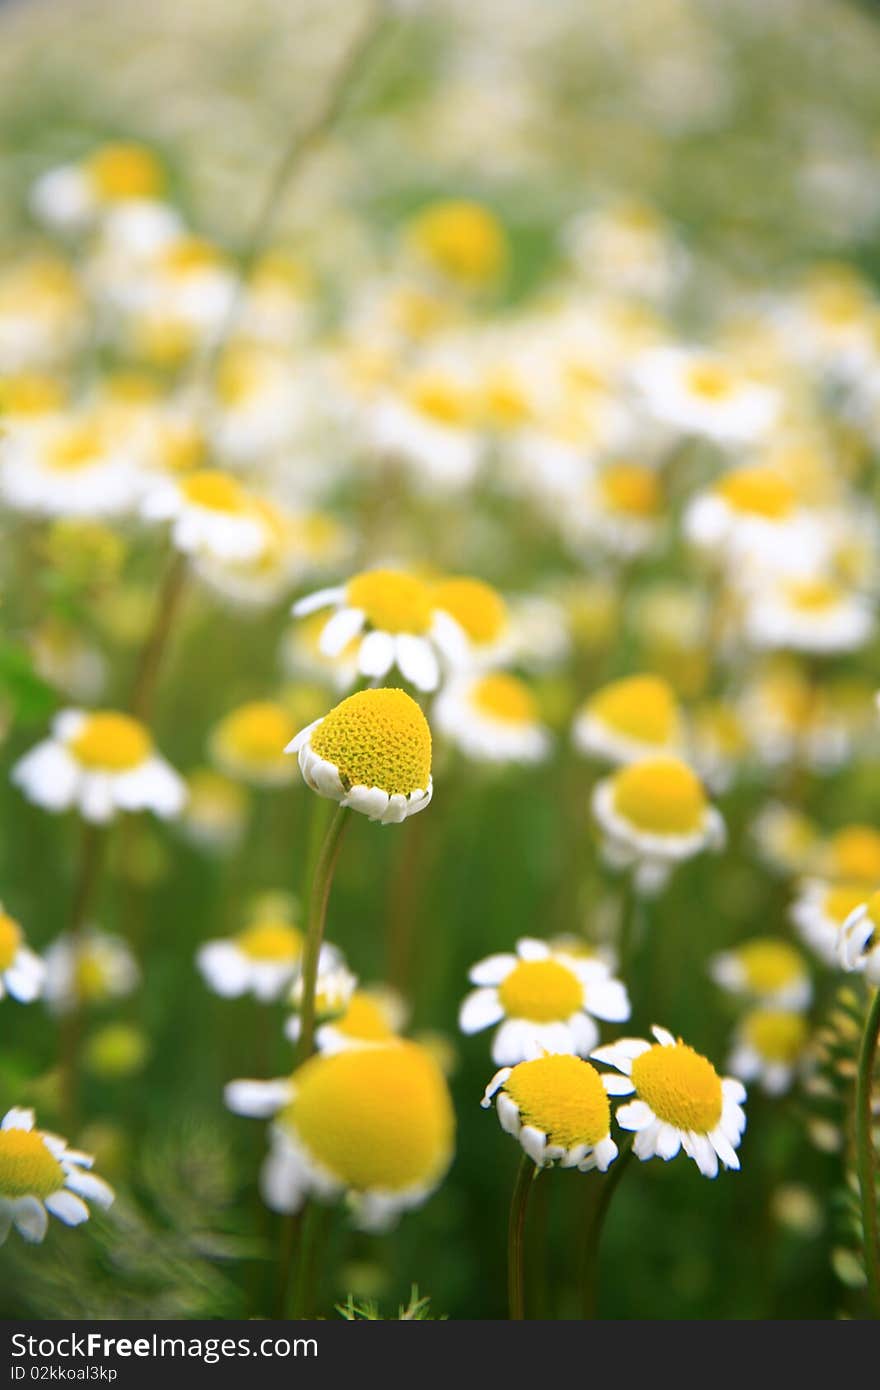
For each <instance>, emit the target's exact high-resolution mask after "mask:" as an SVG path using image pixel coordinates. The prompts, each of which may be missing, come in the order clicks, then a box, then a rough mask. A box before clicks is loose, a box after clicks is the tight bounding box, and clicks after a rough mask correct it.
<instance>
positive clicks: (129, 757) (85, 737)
mask: <svg viewBox="0 0 880 1390" xmlns="http://www.w3.org/2000/svg"><path fill="white" fill-rule="evenodd" d="M68 747H69V749H70V751H71V753H72V754H73V756H74V757H75V758H76V760H77V762H79V763H82V765H83V767H87V768H89V769H91V770H93V771H95V772H99V771H100V772H129V771H130V770H131V769H132V768H134V767H140V765H141V763H144V762H146V760H147V758H148V757H149V756H150V753H151V751H152V743H151V741H150V735H149V734H148V733H147V731H146V729H145V728H144V726H143V725H142V724H139V723H138V721H137V720H136V719H132V718H131V716H130V715H128V714H116V713H115V712H112V711H108V712H107V713H104V714H90V715H88V716H87V718H86V720H85V722H84V724H83V726H82V728H81V729H80V730H79V732H78V733H77V734H75V735H74V737H73V738H72V739H71V741H70V743H69V744H68Z"/></svg>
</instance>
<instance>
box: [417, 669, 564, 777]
mask: <svg viewBox="0 0 880 1390" xmlns="http://www.w3.org/2000/svg"><path fill="white" fill-rule="evenodd" d="M433 719H434V725H435V727H436V729H437V731H438V733H440V734H443V735H445V736H446V738H448V739H449V740H450V741H451V742H452V743H454V744H455V745H456V746H457V747H458V748H459V749H460V750H461V752H462V753H464V755H465V757H468V758H473V759H475V760H476V761H477V762H490V763H507V762H512V763H536V762H541V761H542V760H543V759H544V758H546V757H547V755H548V753H549V751H550V733H549V731H548V730H547V729H546V728H545V727H544V725H543V724H542V723H541V719H540V710H539V708H538V702H537V700H536V699H535V696H534V695H533V694H532V691H531V690H530V689H529V687H528V686H527V685H526V684H525V682H524V681H521V680H519V678H518V677H517V676H510V675H506V674H504V673H502V672H497V671H496V672H493V673H490V674H488V675H473V676H467V675H459V676H453V677H451V678H450V680H449V681H447V683H446V685H445V686H444V687H443V690H442V691H441V693H440V695H439V696H438V697H437V699H436V701H435V703H434V708H433Z"/></svg>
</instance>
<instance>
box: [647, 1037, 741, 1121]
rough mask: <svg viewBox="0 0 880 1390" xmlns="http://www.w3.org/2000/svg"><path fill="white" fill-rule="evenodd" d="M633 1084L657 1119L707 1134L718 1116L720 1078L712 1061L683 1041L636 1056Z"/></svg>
mask: <svg viewBox="0 0 880 1390" xmlns="http://www.w3.org/2000/svg"><path fill="white" fill-rule="evenodd" d="M632 1079H633V1084H634V1085H635V1088H636V1090H637V1092H638V1094H639V1097H640V1098H641V1099H642V1100H643V1101H645V1102H646V1103H647V1104H648V1105H649V1106H650V1107H651V1109H652V1110H653V1112H654V1114H655V1115H656V1116H657V1118H658V1120H663V1121H664V1122H665V1123H666V1124H669V1125H674V1127H675V1128H676V1129H691V1130H693V1131H694V1133H696V1134H708V1133H709V1132H710V1131H711V1130H713V1129H714V1128H715V1126H716V1125H717V1124H718V1121H719V1120H720V1119H721V1106H722V1095H721V1078H720V1077H719V1075H718V1073H717V1071H716V1070H715V1068H714V1067H713V1066H712V1063H711V1062H710V1061H709V1060H708V1059H707V1058H706V1057H702V1056H701V1055H700V1053H699V1052H695V1051H694V1049H693V1048H692V1047H688V1046H687V1044H686V1043H682V1042H678V1043H675V1044H674V1046H672V1047H662V1046H661V1045H660V1044H657V1046H655V1047H652V1048H650V1049H649V1051H648V1052H643V1053H642V1055H641V1056H640V1057H636V1059H635V1061H634V1062H633V1064H632Z"/></svg>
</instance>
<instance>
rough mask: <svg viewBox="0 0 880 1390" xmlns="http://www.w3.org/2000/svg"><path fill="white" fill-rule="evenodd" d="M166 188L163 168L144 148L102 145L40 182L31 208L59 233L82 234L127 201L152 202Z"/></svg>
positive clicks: (42, 176)
mask: <svg viewBox="0 0 880 1390" xmlns="http://www.w3.org/2000/svg"><path fill="white" fill-rule="evenodd" d="M164 185H165V176H164V174H163V172H162V167H161V165H160V163H159V161H158V160H157V158H156V156H155V155H154V154H153V152H152V151H151V150H149V149H147V148H146V146H144V145H134V144H123V143H117V144H111V145H101V146H100V147H99V148H98V149H96V150H94V151H93V153H92V154H90V155H88V156H87V157H86V158H85V159H83V160H80V162H79V163H77V164H62V165H59V166H58V167H57V168H55V169H49V170H48V171H47V172H46V173H45V174H41V175H40V177H39V178H38V179H36V180H35V182H34V184H33V185H32V187H31V191H30V204H31V209H32V211H33V212H34V214H35V216H36V217H37V218H39V220H40V221H41V222H44V223H46V224H47V225H48V226H50V227H55V228H57V229H58V230H59V231H81V230H82V229H83V228H84V227H87V226H88V225H89V224H90V223H92V222H93V221H94V220H95V218H96V217H98V216H99V215H100V214H101V213H102V212H105V211H107V210H109V209H111V208H113V207H115V206H118V205H119V204H123V203H126V202H141V201H145V202H152V201H155V200H156V199H158V198H159V197H160V196H161V194H162V192H163V190H164Z"/></svg>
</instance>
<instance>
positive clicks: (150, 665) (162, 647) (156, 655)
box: [130, 551, 187, 725]
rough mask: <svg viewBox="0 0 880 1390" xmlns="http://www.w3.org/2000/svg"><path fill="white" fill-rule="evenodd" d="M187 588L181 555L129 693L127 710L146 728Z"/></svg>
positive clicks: (169, 572)
mask: <svg viewBox="0 0 880 1390" xmlns="http://www.w3.org/2000/svg"><path fill="white" fill-rule="evenodd" d="M186 584H187V565H186V558H185V556H183V555H182V554H180V552H179V551H178V552H175V554H174V555H173V556H172V558H171V560H170V562H169V564H168V568H167V569H166V571H165V577H164V579H163V581H162V584H161V587H160V589H159V594H158V597H157V599H156V609H155V612H154V615H153V622H152V625H151V627H150V630H149V632H148V633H147V637H146V640H145V642H144V645H143V647H142V648H141V653H140V657H139V658H138V664H137V670H136V672H135V677H134V684H133V686H132V692H131V702H130V708H131V712H132V714H133V715H134V716H135V718H136V719H140V720H141V722H142V723H144V724H147V725H149V724H150V723H151V720H152V713H153V705H154V703H155V698H156V688H157V686H158V683H159V672H160V669H161V666H162V659H163V657H164V656H165V652H166V650H167V648H168V639H169V637H170V635H171V629H172V627H173V626H174V620H175V618H176V616H177V614H178V612H179V611H180V606H181V601H182V599H183V595H184V591H185V589H186Z"/></svg>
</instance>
